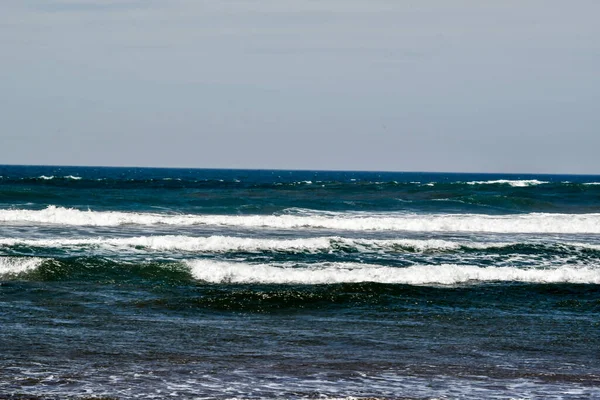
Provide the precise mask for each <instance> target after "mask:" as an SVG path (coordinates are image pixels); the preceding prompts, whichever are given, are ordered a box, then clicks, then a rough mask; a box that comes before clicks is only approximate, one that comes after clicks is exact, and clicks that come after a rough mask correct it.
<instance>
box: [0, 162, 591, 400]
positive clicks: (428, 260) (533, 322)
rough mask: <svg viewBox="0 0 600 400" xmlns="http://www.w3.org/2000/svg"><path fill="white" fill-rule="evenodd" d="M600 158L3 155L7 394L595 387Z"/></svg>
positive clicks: (445, 393)
mask: <svg viewBox="0 0 600 400" xmlns="http://www.w3.org/2000/svg"><path fill="white" fill-rule="evenodd" d="M599 239H600V176H555V175H489V174H436V173H380V172H322V171H250V170H197V169H196V170H194V169H140V168H81V167H25V166H0V398H10V399H65V398H66V399H83V398H99V397H103V398H114V399H165V398H182V399H213V398H214V399H233V398H237V399H333V398H336V399H340V398H352V397H354V398H378V399H404V398H408V399H434V398H435V399H509V398H512V399H537V398H539V399H590V398H600V240H599Z"/></svg>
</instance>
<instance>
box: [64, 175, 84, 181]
mask: <svg viewBox="0 0 600 400" xmlns="http://www.w3.org/2000/svg"><path fill="white" fill-rule="evenodd" d="M63 178H65V179H73V180H75V181H78V180H80V179H81V177H80V176H73V175H67V176H64V177H63Z"/></svg>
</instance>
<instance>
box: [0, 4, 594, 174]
mask: <svg viewBox="0 0 600 400" xmlns="http://www.w3.org/2000/svg"><path fill="white" fill-rule="evenodd" d="M599 21H600V1H598V0H573V1H564V0H498V1H482V0H455V1H453V0H411V1H405V0H168V1H167V0H2V1H0V164H9V163H10V164H67V165H135V166H178V167H214V168H220V167H225V168H302V169H352V170H362V169H365V170H399V171H403V170H404V171H415V170H418V171H481V172H548V173H553V172H554V173H600V23H599Z"/></svg>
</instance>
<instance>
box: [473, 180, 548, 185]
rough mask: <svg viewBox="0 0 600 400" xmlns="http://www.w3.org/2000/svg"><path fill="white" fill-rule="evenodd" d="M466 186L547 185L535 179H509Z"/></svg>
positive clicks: (479, 182)
mask: <svg viewBox="0 0 600 400" xmlns="http://www.w3.org/2000/svg"><path fill="white" fill-rule="evenodd" d="M466 183H467V185H510V186H512V187H527V186H537V185H543V184H545V183H549V182H547V181H539V180H537V179H524V180H510V179H498V180H492V181H471V182H466Z"/></svg>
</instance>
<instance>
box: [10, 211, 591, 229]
mask: <svg viewBox="0 0 600 400" xmlns="http://www.w3.org/2000/svg"><path fill="white" fill-rule="evenodd" d="M0 222H5V223H11V222H12V223H42V224H61V225H75V226H118V225H125V224H138V225H160V224H163V225H179V226H190V225H210V226H230V227H241V228H275V229H303V228H308V229H334V230H352V231H413V232H415V231H416V232H496V233H565V234H567V233H600V214H597V213H595V214H550V213H532V214H517V215H481V214H425V215H423V214H399V213H388V214H375V213H334V212H327V213H325V212H323V213H318V212H313V213H307V212H304V213H302V214H295V215H290V214H284V215H195V214H156V213H133V212H132V213H128V212H117V211H89V210H88V211H81V210H76V209H70V208H63V207H55V206H49V207H48V208H46V209H43V210H22V209H21V210H19V209H17V210H14V209H12V210H0Z"/></svg>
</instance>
